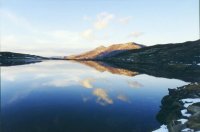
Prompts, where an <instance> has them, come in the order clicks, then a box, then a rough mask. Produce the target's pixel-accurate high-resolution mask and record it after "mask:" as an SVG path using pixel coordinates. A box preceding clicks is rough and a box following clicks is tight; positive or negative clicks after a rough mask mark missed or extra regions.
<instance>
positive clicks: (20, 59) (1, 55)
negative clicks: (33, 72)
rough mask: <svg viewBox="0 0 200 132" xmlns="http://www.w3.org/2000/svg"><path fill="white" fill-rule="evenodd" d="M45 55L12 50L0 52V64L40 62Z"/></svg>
mask: <svg viewBox="0 0 200 132" xmlns="http://www.w3.org/2000/svg"><path fill="white" fill-rule="evenodd" d="M44 59H47V58H45V57H41V56H36V55H30V54H21V53H13V52H0V66H14V65H24V64H30V63H37V62H41V61H42V60H44Z"/></svg>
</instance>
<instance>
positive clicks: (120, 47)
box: [64, 42, 145, 60]
mask: <svg viewBox="0 0 200 132" xmlns="http://www.w3.org/2000/svg"><path fill="white" fill-rule="evenodd" d="M143 47H145V46H144V45H140V44H137V43H134V42H129V43H122V44H113V45H110V46H108V47H105V46H99V47H97V48H95V49H93V50H90V51H87V52H84V53H82V54H79V55H71V56H65V57H64V58H65V59H75V60H89V59H98V58H102V57H105V56H109V55H110V54H117V53H120V52H122V51H125V50H130V49H139V48H143Z"/></svg>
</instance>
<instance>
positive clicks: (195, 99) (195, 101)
mask: <svg viewBox="0 0 200 132" xmlns="http://www.w3.org/2000/svg"><path fill="white" fill-rule="evenodd" d="M157 120H158V121H159V122H160V123H161V124H165V125H162V126H161V128H160V129H158V130H155V131H154V132H161V131H162V132H164V131H166V132H168V131H169V132H197V131H199V132H200V83H191V84H188V85H185V86H182V87H178V88H177V89H169V95H167V96H165V97H163V99H162V101H161V110H160V111H159V113H158V114H157Z"/></svg>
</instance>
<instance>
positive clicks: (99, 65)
mask: <svg viewBox="0 0 200 132" xmlns="http://www.w3.org/2000/svg"><path fill="white" fill-rule="evenodd" d="M76 62H78V63H81V64H85V65H87V66H90V67H92V68H95V69H96V70H98V71H100V72H105V71H107V72H110V73H112V74H120V75H126V76H135V75H138V72H135V71H131V70H126V69H123V68H118V67H113V66H112V65H111V64H108V63H106V62H100V61H76Z"/></svg>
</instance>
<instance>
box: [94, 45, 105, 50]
mask: <svg viewBox="0 0 200 132" xmlns="http://www.w3.org/2000/svg"><path fill="white" fill-rule="evenodd" d="M104 48H106V47H105V46H103V45H101V46H99V47H97V48H96V49H104Z"/></svg>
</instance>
